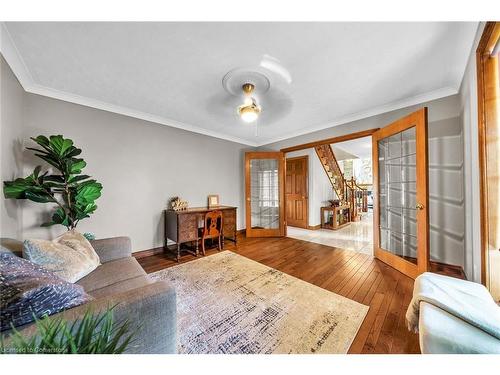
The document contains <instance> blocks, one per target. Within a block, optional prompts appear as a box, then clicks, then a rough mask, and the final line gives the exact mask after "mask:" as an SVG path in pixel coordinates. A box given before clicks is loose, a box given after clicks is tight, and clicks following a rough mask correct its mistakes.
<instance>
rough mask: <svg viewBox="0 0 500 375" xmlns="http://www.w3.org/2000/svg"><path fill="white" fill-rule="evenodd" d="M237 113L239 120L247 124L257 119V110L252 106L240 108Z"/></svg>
mask: <svg viewBox="0 0 500 375" xmlns="http://www.w3.org/2000/svg"><path fill="white" fill-rule="evenodd" d="M239 113H240V117H241V119H242V120H243V121H245V122H247V123H250V122H254V121H255V120H257V117H259V110H258V109H257V108H255V107H253V106H248V107H242V108H240V109H239Z"/></svg>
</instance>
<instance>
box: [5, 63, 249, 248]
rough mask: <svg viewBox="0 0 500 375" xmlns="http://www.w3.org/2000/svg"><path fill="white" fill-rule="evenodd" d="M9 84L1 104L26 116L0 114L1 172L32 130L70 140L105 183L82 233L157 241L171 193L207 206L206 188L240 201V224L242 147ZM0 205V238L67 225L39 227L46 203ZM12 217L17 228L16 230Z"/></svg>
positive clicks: (138, 244) (145, 243) (28, 161)
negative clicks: (21, 103)
mask: <svg viewBox="0 0 500 375" xmlns="http://www.w3.org/2000/svg"><path fill="white" fill-rule="evenodd" d="M6 65H7V64H3V65H2V69H3V70H6V74H2V76H4V75H5V76H7V77H8V78H9V80H10V79H12V77H11V76H12V73H11V72H10V69H9V68H8V67H6ZM2 73H3V71H2ZM7 84H8V85H7ZM11 86H12V84H11V83H10V81H9V82H5V83H4V82H3V81H2V94H3V93H4V90H5V95H2V97H4V96H6V97H7V98H8V99H7V98H6V102H5V105H4V101H3V99H2V109H6V108H8V107H11V102H13V101H15V102H16V108H17V102H18V101H22V100H23V99H24V119H22V120H21V119H20V118H19V114H18V112H19V111H16V113H15V114H11V115H10V116H9V117H6V118H5V121H4V119H2V146H3V145H4V143H5V144H6V146H8V147H6V148H5V150H4V149H3V147H2V167H3V164H4V160H5V165H6V166H7V167H6V170H5V172H4V171H3V170H2V178H12V177H14V175H15V174H16V173H15V168H14V166H15V165H16V164H15V163H14V159H13V144H15V145H17V144H18V143H20V142H22V141H23V140H24V144H23V145H22V146H23V147H26V146H28V145H30V144H31V141H27V140H29V137H30V136H35V135H38V134H45V135H51V134H63V135H64V136H65V137H68V138H71V139H73V140H74V142H75V145H76V146H77V147H79V148H81V149H82V150H83V153H82V157H83V158H84V159H85V160H86V161H87V164H88V165H87V167H86V168H85V170H84V172H85V173H87V174H89V175H91V176H93V177H95V178H96V179H97V180H98V181H100V182H101V183H102V184H103V186H104V188H103V195H102V197H101V198H100V199H99V200H98V201H97V204H98V207H99V208H98V209H97V211H96V213H95V214H94V215H92V217H91V218H90V219H86V220H84V221H82V222H81V223H80V224H79V225H78V228H79V230H80V231H81V232H86V231H90V232H94V233H95V234H96V235H97V237H101V238H102V237H110V236H118V235H128V236H130V237H131V238H132V244H133V248H134V251H139V250H144V249H150V248H154V247H158V246H161V245H162V243H163V232H164V231H163V215H162V210H163V209H164V208H165V207H166V206H167V202H168V199H169V198H170V197H172V196H176V195H179V196H181V197H182V198H183V199H186V200H187V201H189V204H190V206H193V207H194V206H204V205H206V202H207V195H209V194H219V196H220V199H221V203H222V204H226V205H233V206H237V207H238V228H243V227H244V211H243V210H244V196H243V195H244V186H243V183H244V176H243V155H244V150H245V149H246V148H248V147H247V146H244V145H241V144H237V143H234V142H228V141H224V140H220V139H216V138H211V137H207V136H204V135H198V134H194V133H190V132H187V131H183V130H179V129H175V128H170V127H167V126H164V125H158V124H154V123H148V122H146V121H142V120H138V119H135V118H131V117H127V116H122V115H117V114H114V113H110V112H105V111H101V110H96V109H92V108H88V107H84V106H80V105H76V104H71V103H67V102H64V101H60V100H55V99H50V98H47V97H42V96H38V95H33V94H27V93H24V98H23V97H22V95H21V93H22V92H20V91H19V90H20V87H19V86H16V87H14V88H13V87H11ZM11 118H12V119H11ZM14 120H15V121H14ZM14 122H15V123H16V124H15V125H14ZM21 122H22V126H21ZM4 132H5V135H6V136H5V137H4ZM16 147H17V146H16ZM4 155H5V159H4ZM31 155H32V153H31V152H29V151H28V152H24V163H23V164H24V174H28V173H30V172H31V171H32V169H33V167H34V166H35V165H36V164H39V163H40V161H39V160H38V159H34V158H33V157H32V156H31ZM18 167H19V166H18ZM2 169H3V168H2ZM16 206H17V207H22V212H23V215H22V220H20V218H19V216H17V217H12V216H13V215H14V213H15V212H18V209H17V208H16ZM6 211H8V212H9V215H10V216H9V217H10V218H11V220H10V221H6V223H5V225H4V223H3V222H2V236H4V237H6V236H15V237H17V238H51V237H55V236H57V235H59V234H61V233H62V232H64V230H65V228H63V227H61V226H55V227H52V228H50V229H47V228H40V227H39V225H40V223H42V222H43V221H44V220H45V219H46V218H47V215H48V213H49V212H50V206H47V205H41V204H35V203H32V202H18V203H16V202H13V201H8V202H4V201H2V217H3V216H4V212H6ZM16 222H17V225H20V226H21V229H22V233H21V232H20V231H17V232H16V231H15V228H16Z"/></svg>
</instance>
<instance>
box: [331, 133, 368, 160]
mask: <svg viewBox="0 0 500 375" xmlns="http://www.w3.org/2000/svg"><path fill="white" fill-rule="evenodd" d="M331 146H332V149H333V152H334V153H335V157H336V158H337V160H349V159H371V157H372V137H363V138H357V139H351V140H350V141H345V142H340V143H334V144H332V145H331Z"/></svg>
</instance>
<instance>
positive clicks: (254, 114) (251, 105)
mask: <svg viewBox="0 0 500 375" xmlns="http://www.w3.org/2000/svg"><path fill="white" fill-rule="evenodd" d="M241 88H242V89H243V93H244V95H245V101H244V102H243V104H242V105H240V106H239V107H238V114H239V115H240V117H241V119H242V120H243V121H245V122H247V123H250V122H254V121H255V120H257V118H258V117H259V114H260V112H261V111H262V108H261V107H260V106H259V105H258V104H257V101H256V100H255V98H254V97H252V92H253V91H254V90H255V86H254V85H253V84H251V83H245V84H244V85H243V86H242V87H241Z"/></svg>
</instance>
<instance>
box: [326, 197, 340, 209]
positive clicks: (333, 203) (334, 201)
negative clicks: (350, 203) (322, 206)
mask: <svg viewBox="0 0 500 375" xmlns="http://www.w3.org/2000/svg"><path fill="white" fill-rule="evenodd" d="M328 202H330V206H332V207H338V206H340V201H339V200H338V199H329V200H328Z"/></svg>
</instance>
